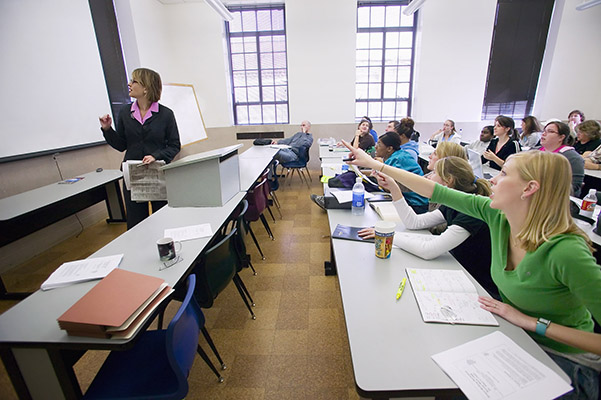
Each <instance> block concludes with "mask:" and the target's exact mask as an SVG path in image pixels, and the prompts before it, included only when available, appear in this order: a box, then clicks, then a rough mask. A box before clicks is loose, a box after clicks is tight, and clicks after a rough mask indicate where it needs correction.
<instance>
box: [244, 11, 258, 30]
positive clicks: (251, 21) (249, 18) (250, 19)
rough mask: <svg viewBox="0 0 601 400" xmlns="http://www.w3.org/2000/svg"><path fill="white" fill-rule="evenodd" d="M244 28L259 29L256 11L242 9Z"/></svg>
mask: <svg viewBox="0 0 601 400" xmlns="http://www.w3.org/2000/svg"><path fill="white" fill-rule="evenodd" d="M242 30H243V31H244V32H249V31H256V30H257V19H256V13H255V12H254V11H242Z"/></svg>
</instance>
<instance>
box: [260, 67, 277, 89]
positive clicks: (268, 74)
mask: <svg viewBox="0 0 601 400" xmlns="http://www.w3.org/2000/svg"><path fill="white" fill-rule="evenodd" d="M261 81H262V82H261V83H262V84H263V85H266V86H272V85H274V83H275V82H274V80H273V70H262V71H261Z"/></svg>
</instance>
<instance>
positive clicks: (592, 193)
mask: <svg viewBox="0 0 601 400" xmlns="http://www.w3.org/2000/svg"><path fill="white" fill-rule="evenodd" d="M354 190H355V187H354V186H353V193H354ZM354 199H355V197H354V194H353V204H354V202H355V200H354ZM596 205H597V189H591V190H589V191H588V194H587V195H586V196H585V197H584V199H582V205H581V206H580V215H582V216H584V217H588V218H593V212H594V211H595V206H596Z"/></svg>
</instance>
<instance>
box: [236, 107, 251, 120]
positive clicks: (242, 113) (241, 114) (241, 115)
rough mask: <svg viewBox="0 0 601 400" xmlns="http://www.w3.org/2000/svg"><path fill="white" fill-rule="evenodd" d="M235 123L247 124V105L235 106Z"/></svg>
mask: <svg viewBox="0 0 601 400" xmlns="http://www.w3.org/2000/svg"><path fill="white" fill-rule="evenodd" d="M236 117H237V121H236V123H237V124H248V107H247V106H237V107H236Z"/></svg>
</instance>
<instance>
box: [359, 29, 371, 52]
mask: <svg viewBox="0 0 601 400" xmlns="http://www.w3.org/2000/svg"><path fill="white" fill-rule="evenodd" d="M357 49H369V33H357Z"/></svg>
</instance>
